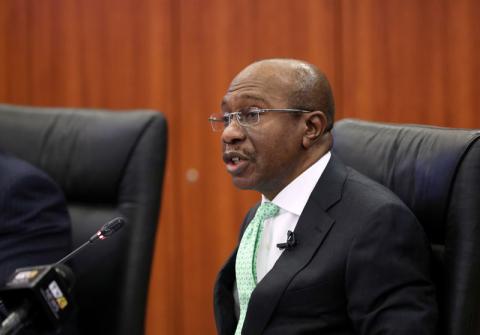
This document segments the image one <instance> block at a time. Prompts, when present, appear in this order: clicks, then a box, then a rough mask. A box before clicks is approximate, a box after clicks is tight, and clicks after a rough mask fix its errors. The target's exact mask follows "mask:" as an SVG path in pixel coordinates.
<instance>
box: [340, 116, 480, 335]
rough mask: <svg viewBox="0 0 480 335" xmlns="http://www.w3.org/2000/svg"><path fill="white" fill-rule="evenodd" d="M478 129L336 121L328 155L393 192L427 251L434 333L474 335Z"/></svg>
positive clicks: (479, 279)
mask: <svg viewBox="0 0 480 335" xmlns="http://www.w3.org/2000/svg"><path fill="white" fill-rule="evenodd" d="M479 138H480V131H479V130H461V129H448V128H438V127H429V126H421V125H393V124H384V123H374V122H365V121H359V120H349V119H346V120H341V121H339V122H337V123H336V124H335V130H334V147H333V152H334V153H336V154H337V155H338V156H340V158H341V159H342V160H343V161H344V162H345V163H346V164H347V165H350V166H351V167H353V168H355V169H356V170H358V171H360V172H362V173H363V174H365V175H367V176H368V177H370V178H372V179H374V180H376V181H378V182H380V183H382V184H383V185H385V186H387V187H388V188H390V189H391V190H392V191H393V192H394V193H396V194H397V195H398V196H399V197H400V198H401V199H402V200H403V201H404V202H405V203H406V204H407V205H408V206H409V207H410V209H411V210H412V211H413V212H414V213H415V215H416V216H417V218H418V220H419V221H420V223H421V224H422V226H423V227H424V229H425V231H426V233H427V235H428V237H429V239H430V241H431V244H432V249H433V256H434V269H433V271H434V272H433V273H434V275H433V277H434V280H435V281H436V285H437V296H438V301H439V307H440V315H439V316H440V326H439V334H444V335H474V334H475V335H477V334H480V285H479V283H480V192H479V188H480V141H479Z"/></svg>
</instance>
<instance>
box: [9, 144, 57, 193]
mask: <svg viewBox="0 0 480 335" xmlns="http://www.w3.org/2000/svg"><path fill="white" fill-rule="evenodd" d="M0 172H1V173H0V190H2V191H3V192H8V191H9V190H12V189H18V188H19V187H20V188H24V186H25V185H27V186H29V188H32V187H33V186H37V187H40V188H41V189H44V188H46V189H52V188H53V189H55V190H58V186H57V185H56V183H55V182H54V181H53V180H52V179H51V178H50V176H49V175H48V174H47V173H46V172H44V171H42V170H41V169H40V168H38V167H36V166H34V165H32V164H30V163H29V162H27V161H24V160H22V159H20V158H17V157H15V156H13V155H10V154H7V153H3V152H0Z"/></svg>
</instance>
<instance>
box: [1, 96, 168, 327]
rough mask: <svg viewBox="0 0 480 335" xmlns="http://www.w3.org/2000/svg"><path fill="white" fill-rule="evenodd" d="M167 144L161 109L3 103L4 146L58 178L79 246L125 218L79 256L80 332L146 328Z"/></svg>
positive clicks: (76, 268)
mask: <svg viewBox="0 0 480 335" xmlns="http://www.w3.org/2000/svg"><path fill="white" fill-rule="evenodd" d="M166 146H167V125H166V120H165V118H164V117H163V115H162V114H161V113H159V112H154V111H128V112H115V113H113V112H109V111H102V110H93V109H90V110H86V109H84V110H81V109H60V108H33V107H22V106H13V105H0V150H4V151H6V152H10V153H12V154H13V155H15V156H17V157H19V158H22V159H24V160H26V161H28V162H30V163H31V164H33V165H35V166H37V167H39V168H40V169H42V170H44V171H45V172H47V173H48V174H49V175H50V176H51V177H52V178H53V179H54V180H55V181H56V182H57V183H58V184H59V185H60V187H61V188H62V190H63V192H64V193H65V196H66V198H67V205H68V209H69V212H70V216H71V220H72V235H73V236H72V240H73V246H74V247H77V246H79V245H81V244H82V243H84V242H85V241H86V240H88V238H89V237H90V236H91V235H92V234H94V233H95V232H96V231H97V230H98V228H100V227H101V226H102V225H103V224H104V223H105V222H107V221H108V220H109V219H111V218H113V217H115V216H123V217H125V218H126V219H127V225H126V226H125V227H124V228H123V229H122V230H120V231H119V232H118V233H117V234H115V236H113V237H112V238H111V239H107V240H106V241H103V242H101V243H96V244H94V245H92V246H91V247H90V248H89V249H87V250H84V251H82V252H81V253H80V254H78V255H77V256H76V257H75V258H74V260H73V269H74V272H75V275H76V283H75V291H76V298H77V307H78V323H79V330H80V333H81V334H88V335H95V334H102V335H109V334H115V335H135V334H143V333H144V319H145V308H146V298H147V290H148V286H149V276H150V268H151V262H152V255H153V248H154V242H155V235H156V234H155V232H156V228H157V222H158V214H159V209H160V198H161V190H162V181H163V174H164V167H165V159H166Z"/></svg>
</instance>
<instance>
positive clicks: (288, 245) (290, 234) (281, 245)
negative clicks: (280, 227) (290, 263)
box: [277, 230, 297, 250]
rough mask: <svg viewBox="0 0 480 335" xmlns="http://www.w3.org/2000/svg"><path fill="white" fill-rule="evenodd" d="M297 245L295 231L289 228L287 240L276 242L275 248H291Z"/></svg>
mask: <svg viewBox="0 0 480 335" xmlns="http://www.w3.org/2000/svg"><path fill="white" fill-rule="evenodd" d="M296 245H297V240H296V239H295V233H294V232H293V231H291V230H289V231H288V232H287V242H285V243H278V244H277V248H278V249H280V250H283V249H285V250H291V249H293V248H294V247H295V246H296Z"/></svg>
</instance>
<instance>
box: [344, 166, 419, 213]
mask: <svg viewBox="0 0 480 335" xmlns="http://www.w3.org/2000/svg"><path fill="white" fill-rule="evenodd" d="M346 170H347V179H346V182H345V192H346V194H347V195H349V196H351V197H353V198H355V199H358V200H359V201H361V203H362V204H363V205H364V206H365V207H367V208H368V207H370V208H372V209H373V208H379V207H384V206H392V207H395V208H398V209H404V210H407V211H410V209H409V208H408V206H407V205H406V204H405V203H404V202H403V201H402V200H401V199H400V198H399V197H398V196H397V195H396V194H395V193H394V192H393V191H392V190H390V189H389V188H388V187H386V186H384V185H382V184H380V183H379V182H377V181H375V180H373V179H372V178H370V177H367V176H365V175H364V174H362V173H360V172H358V171H357V170H355V169H354V168H352V167H350V166H346Z"/></svg>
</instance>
